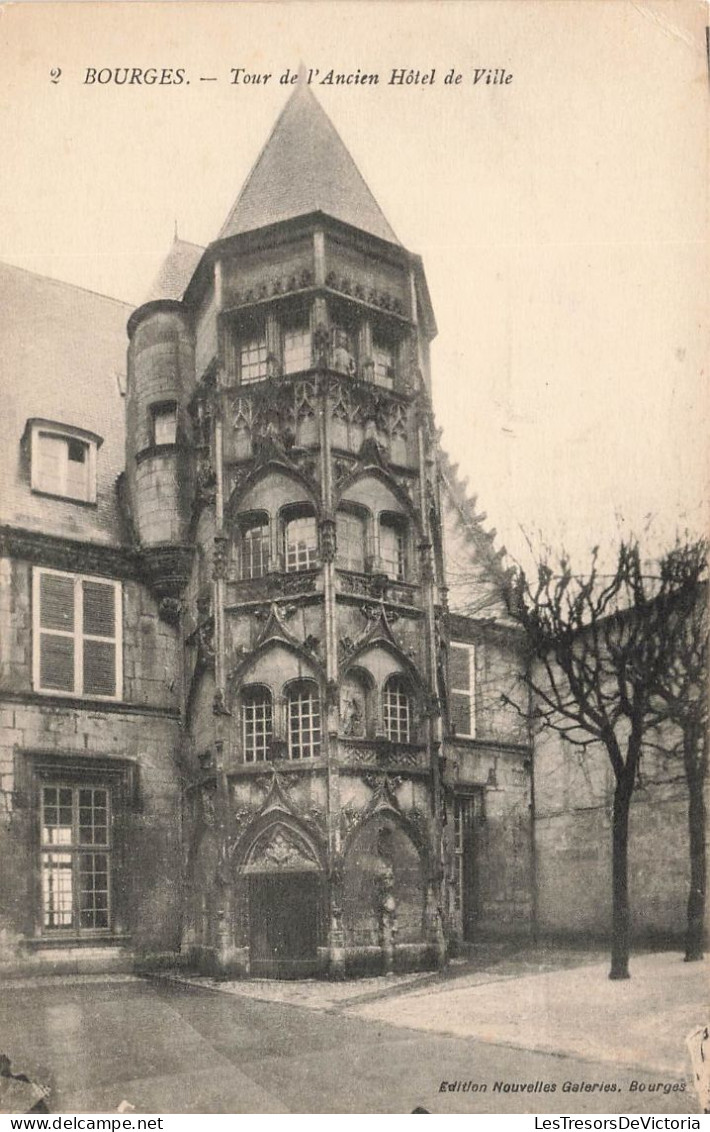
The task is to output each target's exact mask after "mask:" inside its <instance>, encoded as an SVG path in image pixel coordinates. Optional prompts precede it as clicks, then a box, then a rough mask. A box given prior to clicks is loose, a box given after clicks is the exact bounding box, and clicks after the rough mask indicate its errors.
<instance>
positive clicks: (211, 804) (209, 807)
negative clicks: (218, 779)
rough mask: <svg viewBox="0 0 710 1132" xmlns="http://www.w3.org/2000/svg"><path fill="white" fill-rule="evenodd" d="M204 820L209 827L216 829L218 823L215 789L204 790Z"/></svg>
mask: <svg viewBox="0 0 710 1132" xmlns="http://www.w3.org/2000/svg"><path fill="white" fill-rule="evenodd" d="M202 821H203V822H204V824H205V825H206V826H207V828H208V829H214V828H215V826H216V825H217V816H216V813H215V794H214V790H203V791H202Z"/></svg>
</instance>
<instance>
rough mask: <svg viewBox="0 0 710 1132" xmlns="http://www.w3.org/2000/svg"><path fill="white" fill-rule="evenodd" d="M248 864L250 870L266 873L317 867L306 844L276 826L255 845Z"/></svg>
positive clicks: (289, 832) (284, 829) (288, 831)
mask: <svg viewBox="0 0 710 1132" xmlns="http://www.w3.org/2000/svg"><path fill="white" fill-rule="evenodd" d="M249 864H250V865H251V866H252V868H253V867H255V866H257V867H261V868H263V869H265V870H267V871H269V870H272V869H273V870H275V871H279V870H281V869H284V870H287V869H291V870H302V869H304V868H306V869H309V870H312V869H314V868H316V867H317V861H316V860H315V858H314V856H313V854H312V852H311V851H310V849H309V848H308V846H307V845H306V843H305V842H304V841H302V840H301V838H299V837H297V836H296V835H295V834H293V833H291V831H290V830H287V829H286V828H285V827H284V826H277V827H276V828H275V829H274V830H273V831H272V832H271V834H270V835H269V836H268V837H265V838H262V839H261V840H260V841H259V842H258V843H257V845H256V847H255V849H254V852H253V853H252V856H251V859H250V862H249Z"/></svg>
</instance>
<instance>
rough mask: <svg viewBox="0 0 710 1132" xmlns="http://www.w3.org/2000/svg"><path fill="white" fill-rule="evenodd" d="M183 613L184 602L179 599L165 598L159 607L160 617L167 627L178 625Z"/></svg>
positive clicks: (161, 600)
mask: <svg viewBox="0 0 710 1132" xmlns="http://www.w3.org/2000/svg"><path fill="white" fill-rule="evenodd" d="M181 612H182V602H181V601H180V599H179V598H177V597H163V598H161V599H160V603H159V605H158V617H159V618H160V620H161V621H164V622H165V623H166V625H177V624H178V622H179V620H180V614H181Z"/></svg>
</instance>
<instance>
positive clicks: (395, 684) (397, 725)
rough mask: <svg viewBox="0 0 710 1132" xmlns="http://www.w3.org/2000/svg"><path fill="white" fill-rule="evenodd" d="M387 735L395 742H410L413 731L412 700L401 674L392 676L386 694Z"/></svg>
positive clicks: (386, 686)
mask: <svg viewBox="0 0 710 1132" xmlns="http://www.w3.org/2000/svg"><path fill="white" fill-rule="evenodd" d="M383 708H384V712H383V714H384V725H385V735H386V736H387V738H388V739H390V740H391V741H392V742H393V743H408V742H409V739H410V732H411V715H412V710H411V700H410V696H409V690H408V688H407V685H406V683H405V681H404V680H403V679H402V677H401V676H390V678H389V680H388V681H387V683H386V684H385V694H384V703H383Z"/></svg>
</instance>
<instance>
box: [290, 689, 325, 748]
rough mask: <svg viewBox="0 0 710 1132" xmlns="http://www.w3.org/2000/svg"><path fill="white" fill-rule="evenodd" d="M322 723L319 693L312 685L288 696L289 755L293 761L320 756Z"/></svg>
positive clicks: (295, 690) (294, 690) (291, 692)
mask: <svg viewBox="0 0 710 1132" xmlns="http://www.w3.org/2000/svg"><path fill="white" fill-rule="evenodd" d="M320 741H321V722H320V700H319V697H318V692H317V690H316V689H315V688H313V687H311V686H310V685H306V686H301V687H300V688H293V689H292V690H291V691H290V692H289V694H288V755H289V758H291V759H309V758H315V757H316V756H317V755H319V754H320Z"/></svg>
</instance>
